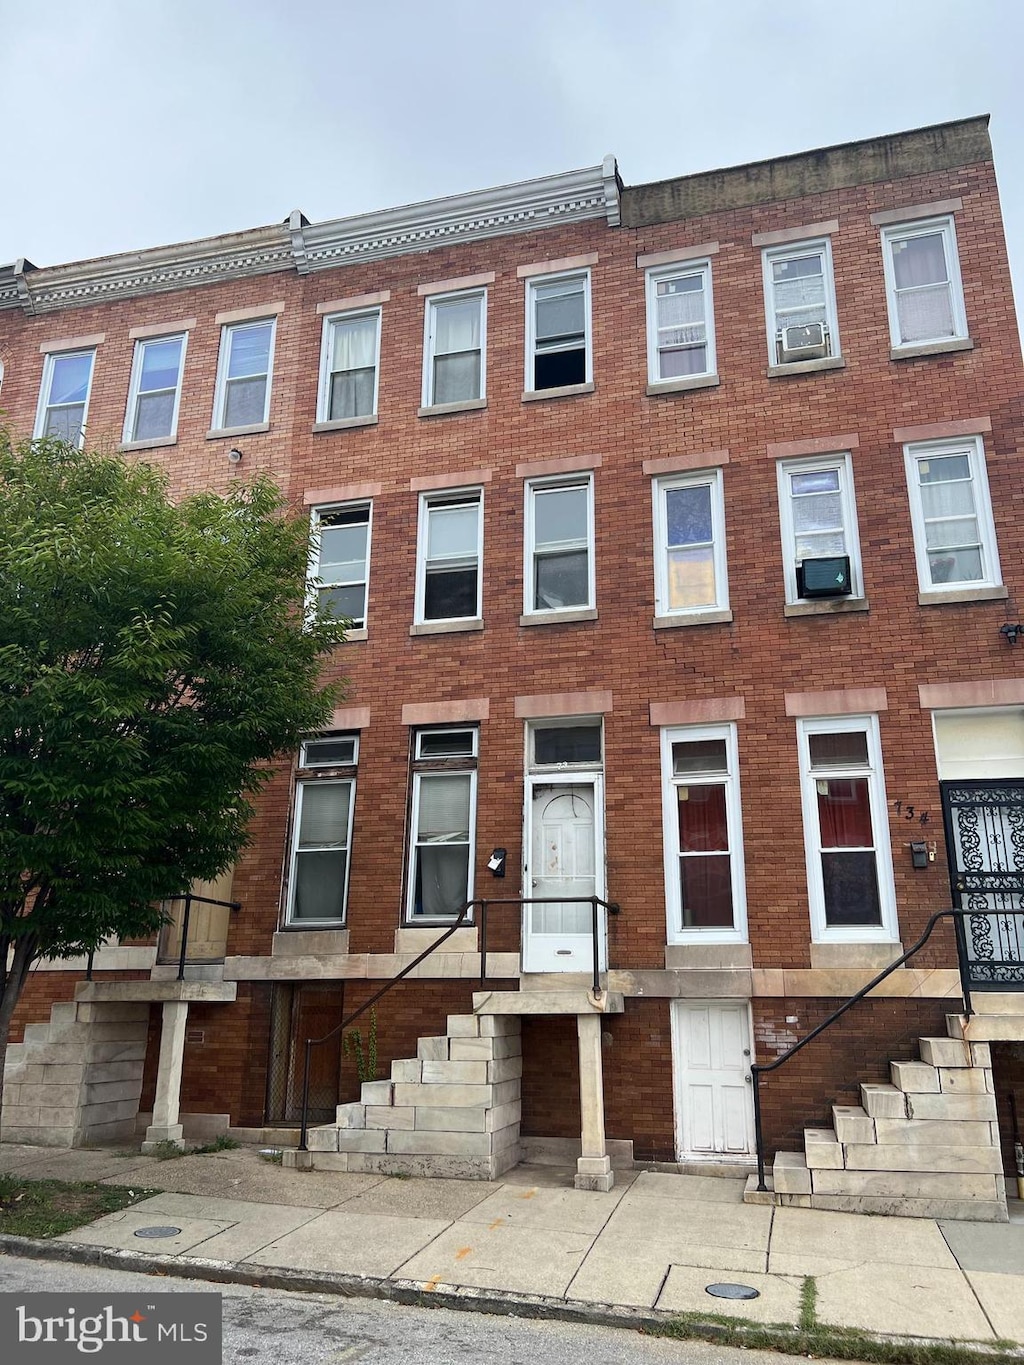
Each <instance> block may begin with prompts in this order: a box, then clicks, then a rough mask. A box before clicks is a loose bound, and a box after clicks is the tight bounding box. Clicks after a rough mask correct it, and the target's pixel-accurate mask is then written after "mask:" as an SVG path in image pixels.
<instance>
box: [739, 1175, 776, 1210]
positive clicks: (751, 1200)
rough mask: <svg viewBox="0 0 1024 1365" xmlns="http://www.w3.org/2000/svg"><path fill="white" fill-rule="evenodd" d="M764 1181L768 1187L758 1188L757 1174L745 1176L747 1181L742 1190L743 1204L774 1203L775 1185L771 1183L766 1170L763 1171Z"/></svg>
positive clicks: (770, 1177)
mask: <svg viewBox="0 0 1024 1365" xmlns="http://www.w3.org/2000/svg"><path fill="white" fill-rule="evenodd" d="M764 1183H765V1185H766V1186H767V1187H768V1188H767V1189H764V1190H759V1189H758V1188H757V1176H756V1175H748V1176H747V1183H746V1185H745V1187H744V1190H743V1202H744V1204H774V1203H775V1185H774V1183H773V1180H772V1176H771V1174H770V1173H767V1172H766V1173H765V1178H764Z"/></svg>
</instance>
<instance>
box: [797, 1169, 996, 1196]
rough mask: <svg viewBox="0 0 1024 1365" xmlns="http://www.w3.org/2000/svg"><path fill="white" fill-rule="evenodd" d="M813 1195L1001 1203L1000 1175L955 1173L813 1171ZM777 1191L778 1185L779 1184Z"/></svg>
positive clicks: (811, 1174)
mask: <svg viewBox="0 0 1024 1365" xmlns="http://www.w3.org/2000/svg"><path fill="white" fill-rule="evenodd" d="M810 1176H811V1183H812V1189H811V1191H810V1193H813V1194H867V1195H876V1196H891V1195H902V1196H903V1197H905V1198H908V1199H933V1198H934V1199H997V1198H998V1197H999V1191H998V1189H997V1188H996V1182H997V1181H998V1180H999V1179H1000V1177H999V1176H997V1175H992V1174H988V1175H965V1174H964V1173H963V1172H955V1171H812V1172H810ZM776 1187H778V1182H777V1181H776Z"/></svg>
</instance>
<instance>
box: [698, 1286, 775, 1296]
mask: <svg viewBox="0 0 1024 1365" xmlns="http://www.w3.org/2000/svg"><path fill="white" fill-rule="evenodd" d="M704 1292H705V1293H706V1294H710V1295H711V1296H712V1297H713V1298H716V1299H759V1298H760V1297H761V1291H760V1290H759V1289H754V1288H752V1287H751V1286H750V1285H749V1284H709V1285H708V1286H707V1288H706V1289H705V1291H704Z"/></svg>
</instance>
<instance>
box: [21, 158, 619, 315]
mask: <svg viewBox="0 0 1024 1365" xmlns="http://www.w3.org/2000/svg"><path fill="white" fill-rule="evenodd" d="M621 190H622V184H621V181H620V180H619V176H618V170H617V167H616V164H615V158H614V157H611V156H608V157H605V159H604V161H603V163H602V164H601V165H600V166H590V167H587V168H586V169H584V170H578V171H566V172H563V173H561V174H559V175H551V176H545V177H543V178H542V179H539V180H526V181H522V182H521V183H519V184H515V185H499V186H497V187H496V188H494V189H487V190H477V191H474V192H473V193H471V194H458V195H451V196H449V197H447V198H445V199H432V200H429V201H427V202H426V203H420V204H408V205H405V206H403V207H401V208H394V209H384V210H381V211H379V212H375V213H365V214H359V215H358V216H356V217H352V218H335V219H332V220H330V221H329V222H325V223H310V222H308V220H307V219H306V218H305V216H304V215H303V214H302V213H300V212H299V211H298V210H295V212H294V213H292V214H290V215H289V217H288V219H287V220H286V221H285V222H284V223H281V224H278V225H272V226H270V227H260V228H252V229H251V230H248V231H245V232H237V233H231V234H229V235H227V236H223V237H207V238H203V239H201V240H200V241H195V242H178V243H174V244H172V245H171V246H162V247H154V248H152V249H150V250H146V251H133V252H125V253H124V254H122V255H118V256H103V257H99V258H97V259H94V260H89V261H76V262H73V263H72V264H70V265H59V266H53V267H47V268H45V269H37V268H36V267H34V266H32V265H31V263H30V262H26V261H18V262H16V263H15V264H13V265H10V266H0V309H3V308H18V307H20V308H22V309H24V311H25V312H28V313H51V312H56V311H57V310H59V309H63V308H74V307H77V306H83V305H86V304H92V303H100V302H105V301H107V300H110V299H120V298H130V297H133V296H137V295H141V294H156V293H163V292H167V291H170V290H175V289H187V288H189V287H191V286H193V285H197V284H213V283H220V282H222V281H225V280H233V279H241V278H244V277H246V276H251V275H269V274H273V273H275V272H278V271H282V270H292V269H293V270H296V271H297V272H298V273H299V274H303V275H304V274H308V273H310V272H312V271H317V270H331V269H335V268H336V267H338V266H341V265H348V264H350V263H354V262H357V261H373V260H380V259H383V258H385V257H388V256H400V255H404V254H405V253H407V252H411V251H425V250H428V249H429V248H430V247H434V246H441V245H448V244H458V243H462V242H471V241H480V240H483V239H485V238H488V237H499V236H504V235H505V234H507V233H511V232H533V231H536V230H538V229H541V228H548V227H556V226H558V225H560V224H562V223H575V222H583V221H585V220H587V219H599V218H603V219H604V220H605V221H606V222H607V223H608V225H609V227H617V226H618V224H619V204H620V194H621Z"/></svg>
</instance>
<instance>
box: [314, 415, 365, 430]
mask: <svg viewBox="0 0 1024 1365" xmlns="http://www.w3.org/2000/svg"><path fill="white" fill-rule="evenodd" d="M376 425H377V414H376V413H375V412H372V413H369V414H368V415H367V416H365V417H336V418H334V419H333V421H330V422H314V423H313V432H314V434H315V435H320V433H321V432H324V431H350V430H351V429H352V428H353V427H375V426H376Z"/></svg>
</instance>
